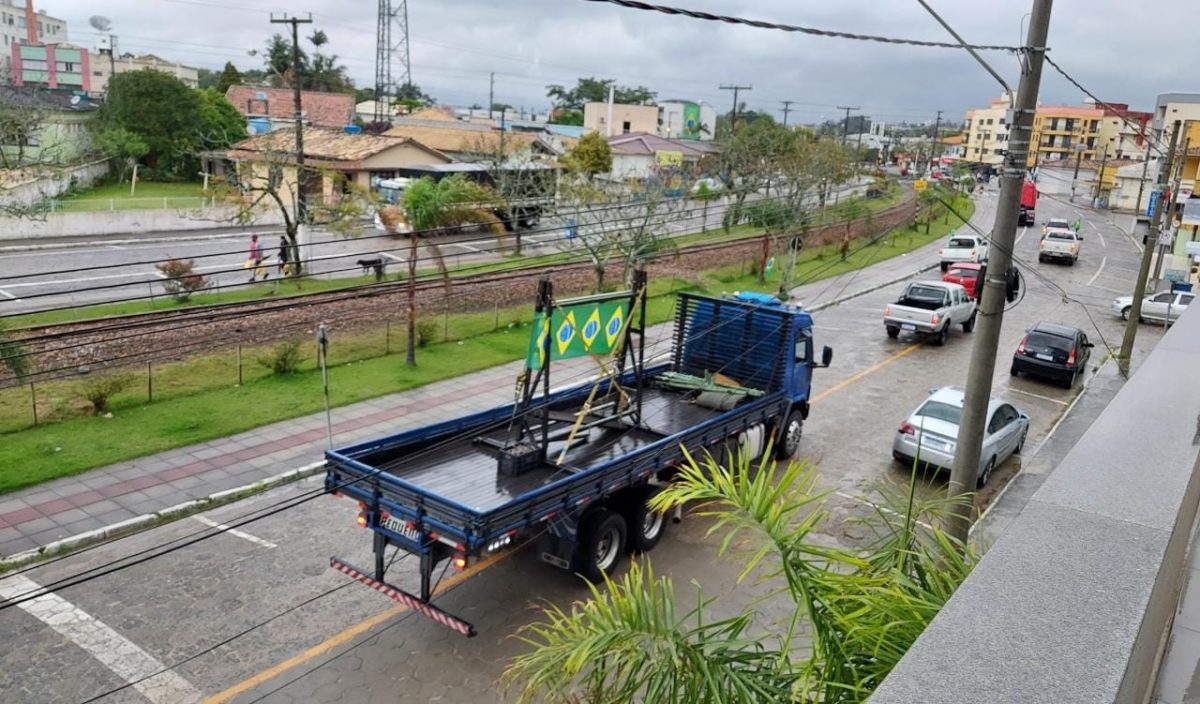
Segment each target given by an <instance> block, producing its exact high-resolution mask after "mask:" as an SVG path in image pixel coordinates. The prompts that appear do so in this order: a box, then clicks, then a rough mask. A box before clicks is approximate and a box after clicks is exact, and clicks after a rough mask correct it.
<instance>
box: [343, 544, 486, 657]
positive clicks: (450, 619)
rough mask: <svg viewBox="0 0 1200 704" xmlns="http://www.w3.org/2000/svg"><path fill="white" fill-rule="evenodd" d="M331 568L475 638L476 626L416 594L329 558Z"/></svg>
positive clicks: (462, 633) (451, 628)
mask: <svg viewBox="0 0 1200 704" xmlns="http://www.w3.org/2000/svg"><path fill="white" fill-rule="evenodd" d="M329 566H330V567H332V568H333V569H335V570H337V571H338V572H341V573H342V574H345V575H348V576H350V577H351V578H353V579H356V580H358V581H359V582H362V583H363V584H365V585H367V586H368V587H370V588H372V589H374V590H375V591H377V592H379V593H380V594H383V595H384V596H387V597H389V598H391V599H394V600H395V601H398V602H400V603H401V604H404V605H405V606H407V607H408V608H410V609H412V610H413V611H415V612H417V613H419V614H421V615H422V616H424V617H426V618H429V619H432V620H434V621H437V622H438V623H440V624H442V625H443V626H445V627H446V628H449V629H450V630H452V631H456V632H458V633H459V634H461V635H464V636H466V637H468V638H473V637H474V636H475V626H473V625H471V624H469V623H467V622H466V621H464V620H462V619H461V618H459V617H457V616H455V615H454V614H450V613H446V612H445V611H442V610H441V609H439V608H438V607H436V606H434V605H433V604H430V603H429V602H427V601H421V599H420V598H419V597H417V596H416V595H414V594H410V593H408V592H406V591H404V590H403V589H401V588H399V587H396V586H393V585H391V584H388V583H387V582H381V581H379V580H377V579H375V578H373V577H370V576H368V575H367V574H366V573H365V572H363V571H362V570H360V569H358V568H357V567H355V566H353V565H351V564H349V563H347V562H343V561H342V560H341V559H339V558H336V557H331V558H329Z"/></svg>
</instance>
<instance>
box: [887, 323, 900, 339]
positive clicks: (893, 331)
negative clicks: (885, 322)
mask: <svg viewBox="0 0 1200 704" xmlns="http://www.w3.org/2000/svg"><path fill="white" fill-rule="evenodd" d="M887 335H888V337H890V338H892V339H893V340H894V339H896V338H897V337H900V328H897V327H893V326H891V325H889V326H887Z"/></svg>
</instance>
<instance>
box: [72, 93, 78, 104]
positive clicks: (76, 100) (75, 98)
mask: <svg viewBox="0 0 1200 704" xmlns="http://www.w3.org/2000/svg"><path fill="white" fill-rule="evenodd" d="M71 104H72V105H78V104H79V96H78V95H72V96H71Z"/></svg>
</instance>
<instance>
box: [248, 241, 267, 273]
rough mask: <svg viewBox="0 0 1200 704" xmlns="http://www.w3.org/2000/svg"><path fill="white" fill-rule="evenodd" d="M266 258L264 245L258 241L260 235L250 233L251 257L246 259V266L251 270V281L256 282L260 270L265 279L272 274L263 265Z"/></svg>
mask: <svg viewBox="0 0 1200 704" xmlns="http://www.w3.org/2000/svg"><path fill="white" fill-rule="evenodd" d="M264 258H265V255H263V251H262V247H261V246H260V245H259V243H258V235H250V258H249V259H248V260H247V261H246V268H247V269H249V270H250V283H254V282H255V281H256V280H257V279H258V274H259V272H260V271H261V272H262V277H263V280H264V281H266V279H267V277H268V276H270V273H269V272H267V270H266V267H264V266H263V265H262V263H263V259H264Z"/></svg>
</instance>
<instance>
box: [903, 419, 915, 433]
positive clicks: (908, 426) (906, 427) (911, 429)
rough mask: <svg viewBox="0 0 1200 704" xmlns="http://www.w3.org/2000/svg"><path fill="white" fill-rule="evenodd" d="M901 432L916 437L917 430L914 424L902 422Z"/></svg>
mask: <svg viewBox="0 0 1200 704" xmlns="http://www.w3.org/2000/svg"><path fill="white" fill-rule="evenodd" d="M900 432H901V433H904V434H905V435H916V434H917V429H916V428H914V427H913V426H912V423H909V422H908V421H906V420H902V421H900Z"/></svg>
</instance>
